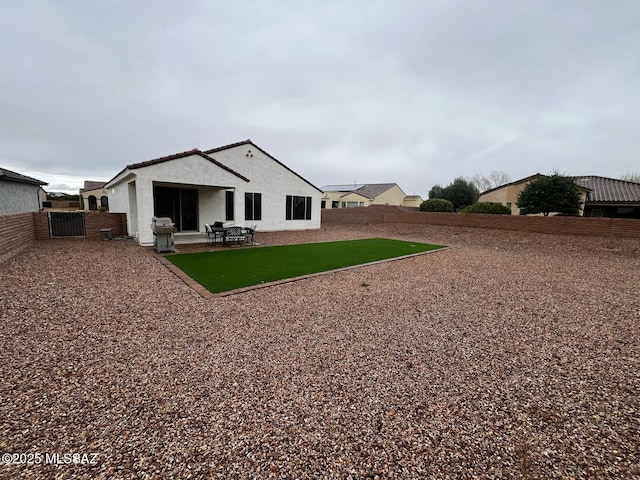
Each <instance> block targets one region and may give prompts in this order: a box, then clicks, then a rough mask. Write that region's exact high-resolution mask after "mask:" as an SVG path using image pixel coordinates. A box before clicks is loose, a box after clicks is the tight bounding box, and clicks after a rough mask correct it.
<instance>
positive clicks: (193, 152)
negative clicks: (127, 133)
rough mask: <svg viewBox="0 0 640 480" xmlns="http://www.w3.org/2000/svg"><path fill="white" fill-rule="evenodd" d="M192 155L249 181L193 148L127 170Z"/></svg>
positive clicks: (130, 166) (133, 165) (141, 163)
mask: <svg viewBox="0 0 640 480" xmlns="http://www.w3.org/2000/svg"><path fill="white" fill-rule="evenodd" d="M192 155H198V156H200V157H202V158H204V159H205V160H208V161H210V162H211V163H213V164H215V165H217V166H218V167H220V168H222V169H223V170H226V171H227V172H229V173H231V174H233V175H235V176H236V177H238V178H241V179H242V180H244V181H246V182H248V181H249V179H248V178H247V177H245V176H244V175H241V174H240V173H238V172H236V171H235V170H233V169H231V168H229V167H227V166H226V165H223V164H222V163H220V162H219V161H217V160H215V159H214V158H211V157H210V156H209V155H207V154H206V152H202V151H201V150H199V149H197V148H194V149H192V150H187V151H186V152H181V153H175V154H173V155H167V156H166V157H159V158H154V159H153V160H147V161H145V162H140V163H132V164H131V165H127V168H128V169H129V170H135V169H138V168H142V167H148V166H150V165H157V164H158V163H163V162H168V161H170V160H177V159H179V158H185V157H190V156H192ZM116 176H117V175H116ZM107 183H108V182H107Z"/></svg>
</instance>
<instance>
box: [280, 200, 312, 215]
mask: <svg viewBox="0 0 640 480" xmlns="http://www.w3.org/2000/svg"><path fill="white" fill-rule="evenodd" d="M286 219H287V220H311V197H296V196H294V195H287V213H286Z"/></svg>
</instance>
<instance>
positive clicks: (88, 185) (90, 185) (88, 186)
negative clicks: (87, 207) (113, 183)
mask: <svg viewBox="0 0 640 480" xmlns="http://www.w3.org/2000/svg"><path fill="white" fill-rule="evenodd" d="M106 184H107V182H94V181H92V180H85V181H84V187H82V188H81V189H80V191H81V192H88V191H89V190H99V189H101V188H104V186H105V185H106Z"/></svg>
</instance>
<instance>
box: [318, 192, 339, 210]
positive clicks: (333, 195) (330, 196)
mask: <svg viewBox="0 0 640 480" xmlns="http://www.w3.org/2000/svg"><path fill="white" fill-rule="evenodd" d="M342 195H344V192H323V193H322V197H321V200H324V201H325V208H333V207H332V206H331V204H332V202H340V197H341V196H342ZM339 207H340V205H339V204H338V208H339Z"/></svg>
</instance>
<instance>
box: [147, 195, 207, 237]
mask: <svg viewBox="0 0 640 480" xmlns="http://www.w3.org/2000/svg"><path fill="white" fill-rule="evenodd" d="M153 214H154V215H155V216H156V217H169V218H171V219H172V220H173V223H175V224H176V229H177V230H178V231H179V232H189V231H195V232H197V231H198V190H196V189H195V188H175V187H160V186H156V187H154V188H153Z"/></svg>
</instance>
